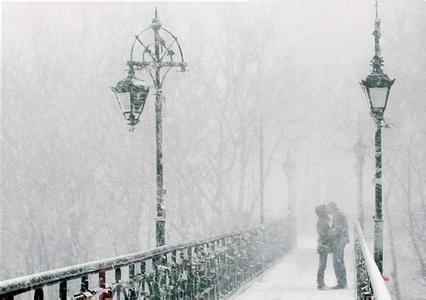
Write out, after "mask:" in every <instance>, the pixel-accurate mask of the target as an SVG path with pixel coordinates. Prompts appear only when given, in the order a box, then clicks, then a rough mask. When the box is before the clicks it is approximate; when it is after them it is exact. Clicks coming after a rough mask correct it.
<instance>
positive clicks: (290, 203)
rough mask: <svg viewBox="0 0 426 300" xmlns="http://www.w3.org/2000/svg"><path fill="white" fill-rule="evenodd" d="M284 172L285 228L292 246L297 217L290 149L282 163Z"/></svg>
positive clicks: (295, 234)
mask: <svg viewBox="0 0 426 300" xmlns="http://www.w3.org/2000/svg"><path fill="white" fill-rule="evenodd" d="M282 167H283V170H284V173H285V175H286V177H287V193H288V197H287V198H288V200H287V208H288V209H287V216H286V218H287V224H288V225H287V229H288V231H289V232H288V234H289V239H290V244H291V245H292V246H294V245H295V244H296V239H297V219H296V209H295V202H294V186H293V185H294V175H295V164H294V162H293V160H292V158H291V155H290V150H288V151H287V159H286V161H285V162H284V163H283V165H282Z"/></svg>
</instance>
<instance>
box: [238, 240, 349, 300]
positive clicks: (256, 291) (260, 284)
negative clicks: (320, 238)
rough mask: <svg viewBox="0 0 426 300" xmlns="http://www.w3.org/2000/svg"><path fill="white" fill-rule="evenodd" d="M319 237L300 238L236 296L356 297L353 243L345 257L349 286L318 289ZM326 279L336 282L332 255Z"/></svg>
mask: <svg viewBox="0 0 426 300" xmlns="http://www.w3.org/2000/svg"><path fill="white" fill-rule="evenodd" d="M315 247H316V241H315V239H312V238H300V239H299V245H298V247H297V248H296V249H294V250H293V251H291V252H290V253H289V254H287V255H286V256H285V257H284V258H283V259H281V260H280V261H279V262H278V263H277V264H276V265H275V266H273V267H272V268H271V269H269V270H268V271H267V272H265V273H264V274H263V275H261V276H259V277H258V278H256V279H254V281H252V282H251V283H249V284H248V286H247V287H243V288H242V290H241V291H239V292H237V293H236V294H235V295H234V296H233V297H231V299H233V300H258V299H262V300H280V299H297V300H304V299H306V300H308V299H309V300H315V299H356V297H355V290H354V269H353V249H352V248H353V244H349V245H348V246H346V249H345V250H346V253H345V261H346V271H347V276H348V285H349V287H348V289H344V290H317V289H316V286H317V285H316V272H317V266H318V256H317V253H316V250H315ZM325 272H326V275H325V282H326V284H327V285H328V286H333V285H335V284H336V280H335V277H334V272H333V265H332V257H331V255H329V258H328V262H327V269H326V271H325Z"/></svg>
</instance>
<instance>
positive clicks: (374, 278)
mask: <svg viewBox="0 0 426 300" xmlns="http://www.w3.org/2000/svg"><path fill="white" fill-rule="evenodd" d="M355 234H356V235H355V236H356V241H355V255H356V256H357V273H358V274H357V275H359V276H357V279H358V280H357V281H358V282H357V285H358V288H357V291H358V292H357V294H358V299H364V296H367V294H369V291H368V290H369V285H371V289H372V291H371V292H372V294H373V295H374V299H377V300H391V299H392V298H391V295H390V293H389V290H388V289H387V287H386V285H385V282H384V280H383V276H382V274H381V273H380V271H379V269H378V268H377V265H376V263H375V262H374V259H373V256H372V255H371V253H370V250H369V249H368V246H367V242H366V241H365V238H364V234H363V232H362V229H361V226H360V225H359V223H358V222H357V223H356V224H355ZM362 269H364V270H362ZM365 271H367V274H362V273H363V272H364V273H365ZM360 273H361V274H360ZM365 275H368V276H367V277H365ZM363 277H364V280H360V279H362V278H363ZM360 287H363V288H360ZM363 294H364V295H363Z"/></svg>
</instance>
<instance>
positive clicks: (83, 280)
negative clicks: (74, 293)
mask: <svg viewBox="0 0 426 300" xmlns="http://www.w3.org/2000/svg"><path fill="white" fill-rule="evenodd" d="M88 289H89V276H88V275H84V276H82V277H81V285H80V291H82V292H85V291H87V290H88Z"/></svg>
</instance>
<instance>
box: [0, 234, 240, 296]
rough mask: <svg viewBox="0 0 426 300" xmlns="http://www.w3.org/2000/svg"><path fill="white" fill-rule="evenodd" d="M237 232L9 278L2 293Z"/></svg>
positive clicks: (136, 260) (17, 290)
mask: <svg viewBox="0 0 426 300" xmlns="http://www.w3.org/2000/svg"><path fill="white" fill-rule="evenodd" d="M237 234H238V233H237V232H234V233H230V234H222V235H219V236H216V237H213V238H210V239H207V240H194V241H191V242H187V243H183V244H178V245H166V246H162V247H158V248H154V249H151V250H147V251H143V252H135V253H130V254H125V255H120V256H116V257H112V258H107V259H102V260H98V261H93V262H88V263H82V264H77V265H73V266H68V267H64V268H58V269H54V270H50V271H45V272H41V273H36V274H31V275H27V276H22V277H18V278H13V279H8V280H5V281H1V282H0V295H2V294H3V293H11V292H25V291H27V290H30V289H36V288H38V287H42V286H46V285H52V284H56V283H58V282H60V281H63V280H72V279H75V278H79V277H81V276H83V275H89V274H93V273H99V272H101V271H108V270H113V269H115V268H119V267H123V266H126V265H129V264H132V263H137V262H139V261H141V260H147V259H151V258H153V257H155V256H158V255H164V254H167V253H170V252H171V251H173V250H181V249H185V248H188V247H193V246H196V245H199V244H202V243H209V242H211V241H215V240H220V239H223V238H226V237H229V236H234V235H237Z"/></svg>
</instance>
